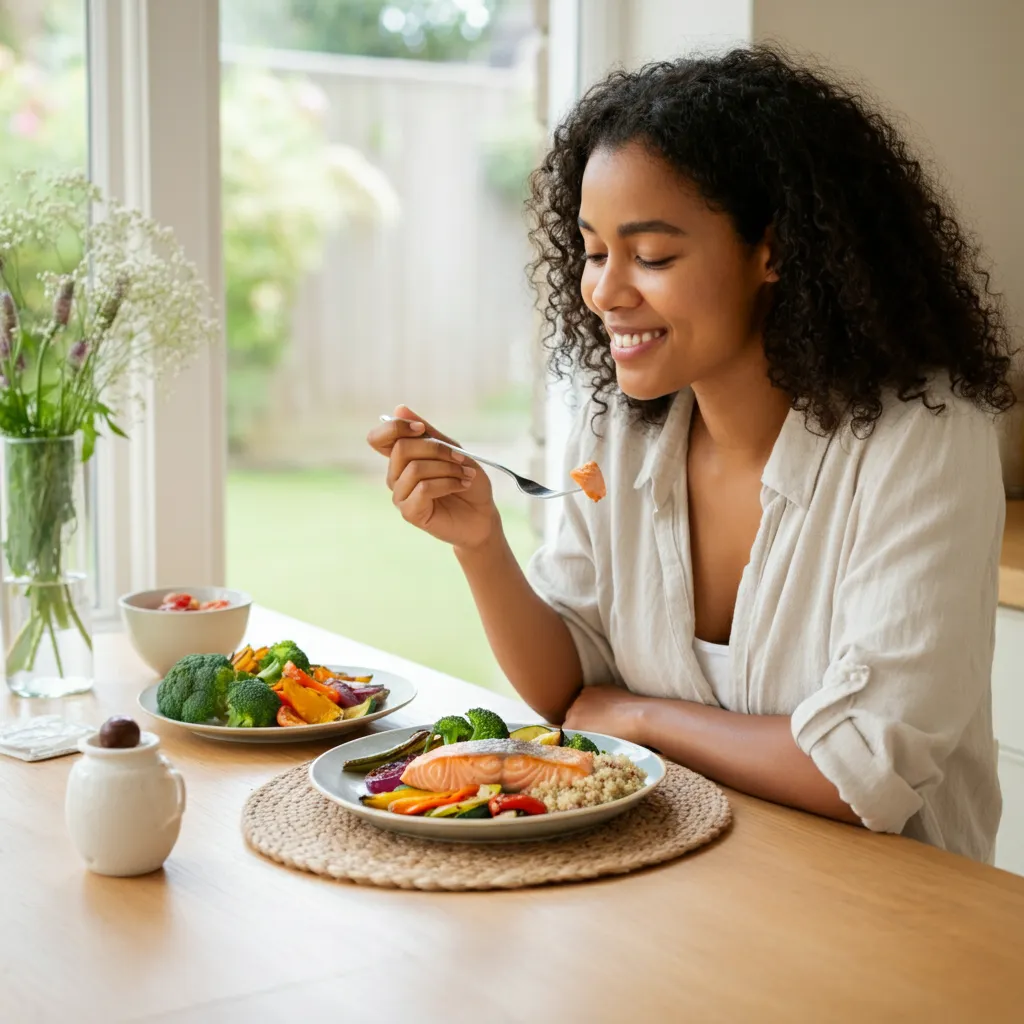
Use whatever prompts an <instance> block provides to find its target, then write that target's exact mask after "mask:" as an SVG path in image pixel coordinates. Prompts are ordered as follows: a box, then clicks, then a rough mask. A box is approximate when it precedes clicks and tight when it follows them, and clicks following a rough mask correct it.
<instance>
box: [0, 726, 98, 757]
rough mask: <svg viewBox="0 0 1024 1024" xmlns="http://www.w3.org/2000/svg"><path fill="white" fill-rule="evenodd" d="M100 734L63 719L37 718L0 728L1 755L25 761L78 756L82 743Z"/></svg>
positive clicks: (94, 729)
mask: <svg viewBox="0 0 1024 1024" xmlns="http://www.w3.org/2000/svg"><path fill="white" fill-rule="evenodd" d="M95 731H96V727H95V726H92V725H82V724H81V723H79V722H67V721H65V720H64V719H63V718H61V717H60V715H37V716H36V717H35V718H24V719H18V720H17V721H14V722H7V723H5V724H3V725H0V754H7V756H8V757H17V758H19V759H20V760H22V761H45V760H46V759H47V758H50V757H63V756H64V755H65V754H75V753H77V752H78V741H79V740H80V739H82V737H83V736H88V735H89V734H90V733H93V732H95Z"/></svg>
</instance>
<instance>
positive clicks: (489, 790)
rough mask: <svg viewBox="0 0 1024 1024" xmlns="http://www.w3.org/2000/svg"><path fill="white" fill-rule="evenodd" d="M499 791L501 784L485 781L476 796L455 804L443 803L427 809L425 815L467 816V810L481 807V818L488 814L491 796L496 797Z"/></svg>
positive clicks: (443, 816) (431, 816)
mask: <svg viewBox="0 0 1024 1024" xmlns="http://www.w3.org/2000/svg"><path fill="white" fill-rule="evenodd" d="M500 792H501V786H500V785H499V784H498V783H496V782H494V783H487V784H485V785H483V786H481V787H480V788H479V789H478V790H477V792H476V796H472V797H470V798H469V799H468V800H462V801H460V802H459V803H455V804H443V805H442V806H441V807H435V808H434V809H433V810H430V811H427V813H426V817H428V818H465V817H467V816H468V812H469V811H474V810H477V809H478V808H483V811H484V813H483V814H481V815H479V817H481V818H486V817H489V816H490V809H489V808H488V806H487V805H488V803H489V802H490V800H491V799H492V798H493V797H496V796H497V795H498V794H499V793H500Z"/></svg>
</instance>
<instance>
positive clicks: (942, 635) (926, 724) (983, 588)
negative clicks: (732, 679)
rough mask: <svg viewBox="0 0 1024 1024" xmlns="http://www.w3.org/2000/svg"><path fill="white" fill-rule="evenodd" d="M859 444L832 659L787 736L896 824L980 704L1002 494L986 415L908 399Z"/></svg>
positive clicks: (845, 795)
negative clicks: (873, 441) (883, 447)
mask: <svg viewBox="0 0 1024 1024" xmlns="http://www.w3.org/2000/svg"><path fill="white" fill-rule="evenodd" d="M901 427H902V434H901V438H900V442H899V444H898V445H897V446H896V450H895V451H893V449H892V448H888V450H887V451H885V452H884V458H883V456H882V455H881V454H879V455H878V456H877V457H876V458H872V457H871V456H870V455H869V454H867V453H866V454H865V457H864V461H863V465H862V467H861V475H860V479H859V481H858V492H859V497H858V500H856V501H855V503H854V511H853V516H852V517H851V521H850V523H849V526H848V532H847V538H848V550H847V552H846V564H845V567H844V570H843V572H842V573H841V575H840V577H839V581H838V583H837V586H836V591H835V594H834V603H833V612H832V629H831V637H830V644H829V656H830V664H829V667H828V670H827V671H826V673H825V675H824V678H823V680H822V684H821V688H820V689H819V690H818V691H817V692H815V693H814V694H812V695H811V696H810V697H808V698H807V699H806V700H804V701H803V702H802V703H801V704H800V705H799V706H798V707H797V709H796V711H795V712H794V713H793V716H792V728H793V735H794V738H795V739H796V742H797V743H798V744H799V746H800V747H801V749H802V750H804V751H805V752H806V753H807V754H808V755H809V756H810V757H811V758H812V759H813V760H814V763H815V764H816V765H817V767H818V769H819V770H820V771H821V772H822V774H824V775H825V776H826V778H828V779H829V780H830V781H831V782H832V783H833V785H835V786H836V788H837V790H838V791H839V795H840V796H841V797H842V799H843V800H844V801H845V802H846V803H847V804H848V805H849V806H850V807H851V808H852V809H853V811H854V812H855V813H856V814H857V815H858V816H859V817H860V818H861V820H862V821H863V822H864V824H865V825H866V826H867V827H868V828H870V829H873V830H875V831H879V832H901V831H902V830H903V829H904V827H905V826H906V824H907V822H908V821H909V820H910V819H911V818H912V817H913V816H914V815H915V814H917V813H918V812H919V811H921V810H922V808H923V807H924V806H925V804H926V802H927V799H928V795H929V793H930V792H931V791H932V790H934V789H935V788H936V787H937V786H938V784H939V783H941V781H942V779H943V776H944V765H945V763H946V760H947V759H948V757H949V756H950V754H951V753H952V751H953V750H954V748H955V747H956V746H957V744H958V742H959V740H960V737H961V735H962V734H963V732H964V730H965V729H966V728H967V726H968V724H969V723H970V722H971V720H972V718H974V716H976V715H977V714H978V713H979V710H984V708H986V707H987V699H986V695H987V693H988V691H989V687H990V675H991V665H992V650H993V643H994V639H993V637H994V620H995V606H996V603H997V596H996V595H997V587H998V561H999V547H1000V541H1001V537H1002V528H1003V520H1004V517H1005V501H1004V495H1003V491H1002V487H1001V486H999V484H1000V482H1001V474H1000V472H999V456H998V450H997V445H996V440H995V434H994V431H993V429H992V425H991V423H990V421H989V420H988V419H986V418H985V417H983V416H981V415H980V414H979V413H977V412H973V411H971V412H966V411H965V410H964V409H963V408H962V407H959V406H954V408H953V409H951V410H950V411H949V412H947V413H945V414H943V415H940V416H938V417H935V416H934V415H933V414H932V413H930V412H928V411H927V410H925V409H923V408H921V407H909V406H908V409H907V412H906V413H905V421H904V422H903V423H902V424H901Z"/></svg>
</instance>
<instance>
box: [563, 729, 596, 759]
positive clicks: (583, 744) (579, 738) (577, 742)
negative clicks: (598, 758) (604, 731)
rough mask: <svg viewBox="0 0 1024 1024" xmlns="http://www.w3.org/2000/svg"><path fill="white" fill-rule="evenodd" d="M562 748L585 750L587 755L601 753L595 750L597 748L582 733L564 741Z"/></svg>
mask: <svg viewBox="0 0 1024 1024" xmlns="http://www.w3.org/2000/svg"><path fill="white" fill-rule="evenodd" d="M563 746H566V747H571V748H572V749H573V750H585V751H586V752H587V753H588V754H600V753H601V751H600V750H598V749H597V746H596V745H595V744H594V743H593V742H591V741H590V740H588V739H587V737H586V736H584V735H583V734H582V733H579V732H578V733H576V734H575V735H574V736H572V737H571V738H570V739H568V740H566V742H565V743H564V744H563Z"/></svg>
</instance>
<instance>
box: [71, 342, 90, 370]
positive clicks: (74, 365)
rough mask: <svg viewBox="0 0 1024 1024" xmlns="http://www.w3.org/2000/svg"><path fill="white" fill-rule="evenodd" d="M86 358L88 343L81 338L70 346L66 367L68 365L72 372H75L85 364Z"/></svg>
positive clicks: (87, 355)
mask: <svg viewBox="0 0 1024 1024" xmlns="http://www.w3.org/2000/svg"><path fill="white" fill-rule="evenodd" d="M88 357H89V342H88V341H87V340H86V339H85V338H82V339H81V340H80V341H76V342H75V343H74V345H72V346H71V351H70V352H69V353H68V365H70V367H71V369H72V370H74V371H75V372H77V371H78V370H80V369H81V368H82V366H83V365H84V364H85V360H86V359H87V358H88Z"/></svg>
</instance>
